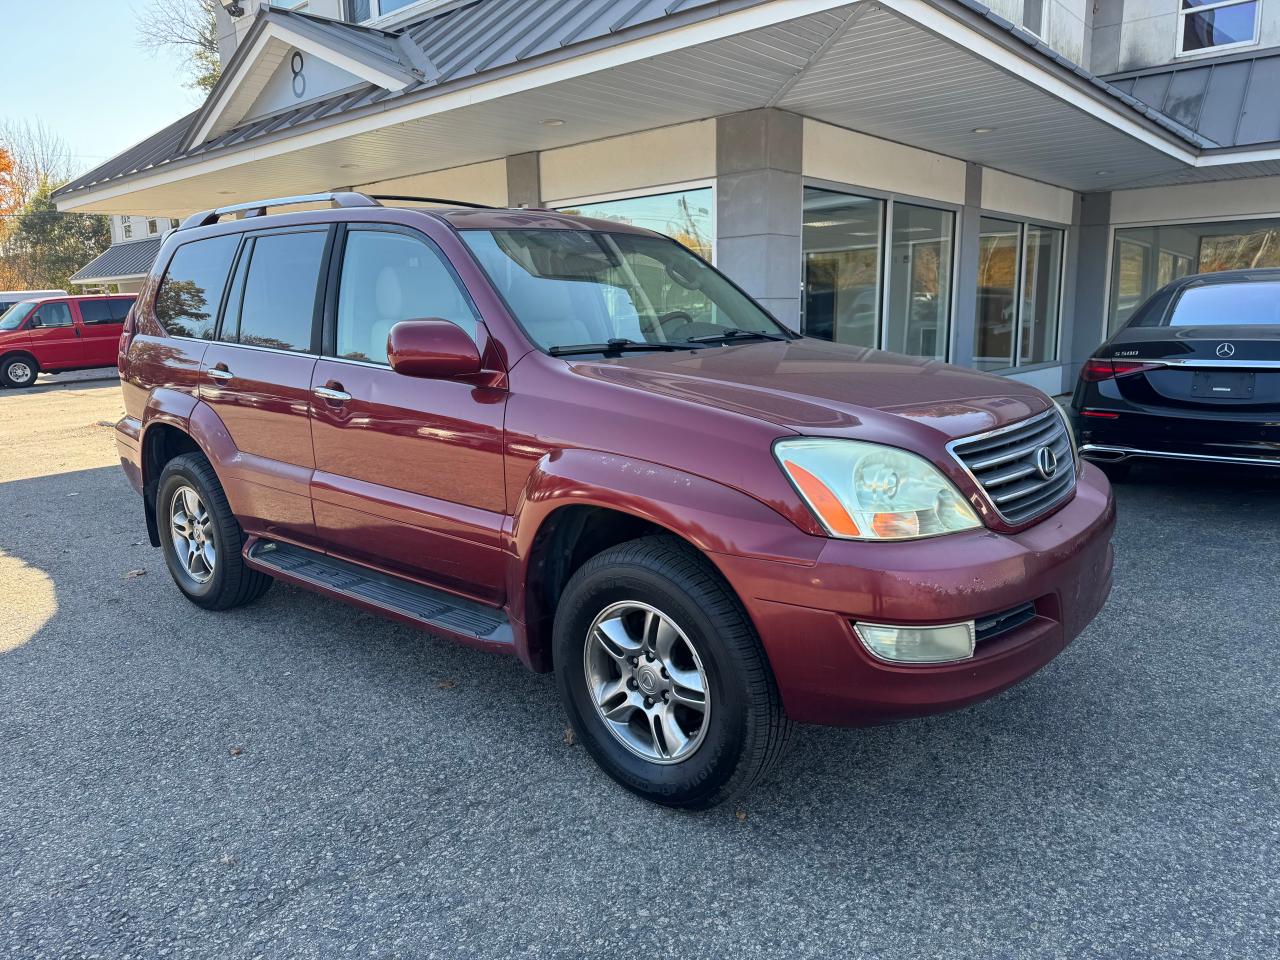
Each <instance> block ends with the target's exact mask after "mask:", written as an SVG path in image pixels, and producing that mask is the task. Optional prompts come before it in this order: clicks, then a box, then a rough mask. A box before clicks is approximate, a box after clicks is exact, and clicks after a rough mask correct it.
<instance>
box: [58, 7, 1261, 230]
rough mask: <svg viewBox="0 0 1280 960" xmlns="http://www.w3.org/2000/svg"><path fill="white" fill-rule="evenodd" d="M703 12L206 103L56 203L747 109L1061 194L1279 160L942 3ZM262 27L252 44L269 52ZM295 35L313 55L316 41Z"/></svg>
mask: <svg viewBox="0 0 1280 960" xmlns="http://www.w3.org/2000/svg"><path fill="white" fill-rule="evenodd" d="M710 10H711V12H709V13H707V15H705V16H703V17H701V18H700V19H692V20H691V19H683V20H678V21H677V22H675V23H674V25H671V26H668V27H663V28H661V29H657V28H654V29H648V30H646V31H644V32H643V33H642V34H640V35H635V34H628V33H627V32H626V31H623V32H622V33H621V34H619V35H617V36H615V37H612V38H609V42H604V43H594V44H590V45H587V46H585V47H584V48H583V49H580V50H579V49H575V48H570V49H569V50H567V51H565V52H564V53H563V54H562V55H560V56H556V57H540V58H534V59H532V60H530V61H525V62H518V63H515V64H511V65H508V66H506V67H504V68H502V69H498V70H493V71H487V72H480V73H477V74H476V75H475V76H473V77H470V78H468V79H467V80H466V81H464V82H458V83H451V84H444V85H441V86H436V87H421V86H419V88H418V89H415V90H414V91H413V92H410V93H407V94H401V95H400V96H388V97H386V98H384V99H380V100H377V101H376V102H374V103H371V104H365V105H363V106H361V107H360V108H359V109H354V110H350V111H346V112H342V113H339V114H337V115H336V116H330V117H326V118H324V119H319V120H307V119H306V118H305V117H303V118H300V119H298V120H297V121H296V122H295V121H290V122H289V123H287V124H283V125H282V126H281V127H280V128H279V129H274V130H267V131H265V132H263V133H261V134H259V135H256V136H254V137H253V138H251V139H247V140H244V141H239V142H237V141H235V139H234V138H231V142H228V143H227V144H226V145H223V146H214V147H211V148H209V149H201V148H200V147H199V144H200V143H202V142H203V141H202V139H201V138H202V137H204V136H206V132H205V131H206V130H207V132H208V133H213V132H215V130H216V127H217V123H218V121H217V120H213V121H211V120H210V119H209V118H210V117H216V116H222V115H223V114H220V113H219V112H218V111H217V110H216V109H209V108H206V109H204V110H202V111H201V112H200V113H199V114H197V115H196V116H195V118H194V119H193V121H192V126H193V127H201V125H203V126H202V127H201V128H200V129H192V130H189V131H188V132H187V134H186V135H185V139H186V140H187V141H188V142H189V144H195V145H196V146H195V148H194V149H193V150H190V151H189V152H188V153H187V154H186V155H182V156H177V157H176V158H174V159H169V160H162V161H160V162H158V163H156V164H155V165H153V166H151V167H150V168H148V169H144V170H139V171H136V172H130V173H127V174H125V175H119V176H116V177H114V178H106V179H103V180H101V181H99V182H96V183H90V184H86V185H80V186H76V187H75V189H71V190H69V191H67V190H64V191H63V192H61V193H60V194H58V196H57V201H58V206H59V208H60V209H63V210H77V211H82V212H100V213H134V214H142V213H163V214H166V215H171V216H172V215H180V214H182V213H186V212H189V211H193V210H198V209H204V208H209V207H216V206H220V205H225V204H230V203H235V202H238V201H246V200H252V199H255V198H261V197H265V196H274V195H292V194H300V193H310V192H321V191H325V190H329V189H333V188H337V187H347V186H351V185H353V184H361V183H372V182H377V181H382V180H389V179H394V178H397V177H404V176H411V175H414V174H421V173H426V172H430V171H434V170H444V169H449V168H453V167H459V166H464V165H467V164H471V163H477V162H481V161H486V160H494V159H499V158H502V157H507V156H512V155H515V154H521V153H527V152H531V151H544V150H549V149H554V148H557V147H563V146H569V145H572V144H576V143H585V142H590V141H593V140H599V139H604V138H607V137H613V136H618V135H622V134H627V133H633V132H638V131H642V130H648V129H653V128H657V127H663V126H669V125H673V124H677V123H682V122H686V121H692V120H698V119H704V118H709V117H714V116H719V115H724V114H731V113H736V112H739V111H744V110H750V109H755V108H760V107H776V108H779V109H782V110H787V111H791V112H793V113H796V114H800V115H802V116H805V117H811V118H813V119H815V120H821V121H824V122H827V123H831V124H834V125H837V126H841V127H845V128H848V129H852V130H857V131H860V132H862V133H866V134H870V135H872V136H877V137H882V138H885V139H888V140H893V141H897V142H900V143H904V144H907V145H910V146H913V147H918V148H922V149H926V150H930V151H933V152H936V153H940V154H944V155H947V156H951V157H956V158H958V159H962V160H967V161H973V162H976V163H981V164H983V165H985V166H988V167H992V168H995V169H999V170H1004V171H1006V172H1009V173H1013V174H1018V175H1021V176H1025V177H1030V178H1032V179H1036V180H1040V181H1044V182H1046V183H1051V184H1054V185H1057V186H1061V187H1066V188H1069V189H1072V190H1078V191H1097V190H1111V189H1118V188H1123V187H1128V186H1138V185H1143V186H1146V185H1152V184H1156V183H1177V182H1182V181H1184V180H1189V179H1226V178H1231V177H1237V176H1258V175H1261V174H1262V173H1265V172H1267V169H1266V168H1267V167H1268V166H1270V165H1280V148H1264V149H1254V150H1252V151H1250V154H1249V156H1248V157H1247V158H1246V157H1243V155H1242V154H1239V153H1237V152H1235V151H1217V150H1212V149H1210V148H1211V147H1212V144H1208V143H1205V142H1204V141H1203V140H1202V139H1200V138H1198V137H1197V135H1196V134H1194V133H1193V132H1191V131H1186V130H1179V129H1177V126H1176V125H1175V124H1172V123H1171V122H1169V121H1167V120H1164V119H1163V118H1160V117H1159V116H1153V115H1149V114H1147V113H1145V112H1144V111H1143V110H1142V109H1141V105H1140V104H1137V102H1136V101H1134V102H1132V103H1129V102H1126V101H1125V99H1124V98H1123V97H1122V96H1121V95H1118V94H1117V92H1116V91H1112V90H1108V89H1106V88H1105V85H1103V84H1101V83H1099V82H1098V81H1096V80H1093V79H1092V78H1089V77H1088V76H1087V75H1085V74H1083V73H1082V72H1081V71H1079V70H1075V69H1073V68H1071V67H1070V65H1068V64H1065V63H1064V62H1063V61H1061V60H1060V59H1056V58H1053V57H1051V56H1048V55H1046V54H1044V53H1043V52H1038V51H1037V50H1036V49H1035V48H1033V47H1031V46H1029V45H1028V43H1029V42H1030V41H1028V40H1027V39H1026V38H1020V37H1019V36H1018V35H1017V33H1016V31H1015V32H1010V31H1009V30H1002V29H999V28H998V27H994V26H992V23H991V20H990V18H984V17H982V16H980V15H978V14H977V13H975V12H974V11H973V10H971V9H969V8H966V7H964V6H961V5H960V4H958V3H956V2H954V0H857V2H854V3H848V2H843V3H837V2H832V0H768V2H759V3H749V4H737V5H732V4H715V5H711V6H710ZM725 10H727V12H724V11H725ZM267 35H268V34H267V32H266V31H265V30H264V31H262V32H261V34H260V36H259V40H260V37H261V36H267ZM280 36H281V35H280V34H279V33H272V34H271V35H270V37H271V38H273V39H274V40H275V41H276V47H273V48H272V49H277V48H278V46H279V43H282V42H283V41H282V40H280ZM260 42H262V43H263V44H264V49H266V48H267V46H268V45H269V44H268V41H260ZM308 42H309V43H311V44H312V46H311V47H309V49H310V50H311V52H312V54H313V55H320V53H319V51H321V48H320V47H319V46H315V44H318V43H319V42H320V41H319V40H317V39H316V38H315V37H310V38H308ZM348 65H349V64H348ZM366 68H367V69H372V68H370V67H368V65H366ZM246 72H247V71H246ZM235 79H237V78H232V80H233V81H234V80H235ZM399 79H402V78H396V79H395V82H399ZM391 82H392V81H391V79H389V78H388V79H387V84H388V89H390V86H391ZM236 93H237V91H236V90H235V88H234V85H233V84H229V85H228V89H226V90H222V91H215V94H214V98H215V99H218V98H220V100H219V102H223V103H228V102H241V101H240V100H236V99H235V98H236ZM215 107H216V103H215ZM546 118H555V119H557V120H563V121H564V122H563V124H560V125H555V126H549V125H545V124H543V123H541V122H540V121H541V120H543V119H546ZM223 122H225V121H223ZM978 131H984V132H982V133H979V132H978ZM216 142H217V141H215V143H216ZM73 186H75V185H73Z"/></svg>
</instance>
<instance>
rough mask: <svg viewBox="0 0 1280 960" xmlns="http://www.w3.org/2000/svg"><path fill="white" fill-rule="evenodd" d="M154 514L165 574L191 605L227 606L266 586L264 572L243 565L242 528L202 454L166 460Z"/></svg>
mask: <svg viewBox="0 0 1280 960" xmlns="http://www.w3.org/2000/svg"><path fill="white" fill-rule="evenodd" d="M156 517H157V520H158V523H159V527H160V545H161V547H162V549H163V550H164V561H165V565H166V566H168V568H169V575H170V576H171V577H173V582H174V583H176V584H177V585H178V589H179V590H181V591H182V593H183V594H184V595H185V596H186V598H187V599H188V600H190V601H191V602H192V603H194V604H195V605H196V606H198V607H204V608H205V609H206V610H229V609H230V608H232V607H239V606H243V605H245V604H247V603H252V602H253V601H254V600H257V599H258V598H259V597H261V596H262V595H263V594H264V593H266V592H267V590H268V589H270V587H271V584H272V582H273V581H272V579H271V578H270V577H269V576H267V575H266V574H264V573H260V572H259V571H257V570H253V569H250V568H249V567H248V566H246V565H245V562H244V558H243V557H242V556H241V553H240V551H241V548H242V547H243V546H244V533H243V531H242V530H241V529H240V523H239V522H238V521H237V520H236V518H235V514H233V513H232V512H231V506H230V505H229V504H228V503H227V497H226V494H225V493H223V490H222V484H221V483H219V482H218V476H217V474H216V473H214V471H213V467H212V466H211V465H210V463H209V461H208V460H207V459H205V457H204V456H203V455H202V454H199V453H184V454H183V455H182V456H180V457H174V458H173V459H172V460H170V461H169V462H168V463H167V464H166V465H165V468H164V471H163V472H162V473H161V474H160V483H159V485H158V488H157V492H156Z"/></svg>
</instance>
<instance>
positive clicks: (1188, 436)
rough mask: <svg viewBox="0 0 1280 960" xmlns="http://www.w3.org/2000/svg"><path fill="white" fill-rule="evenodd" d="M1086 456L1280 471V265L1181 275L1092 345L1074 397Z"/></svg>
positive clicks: (1122, 467) (1118, 471) (1112, 463)
mask: <svg viewBox="0 0 1280 960" xmlns="http://www.w3.org/2000/svg"><path fill="white" fill-rule="evenodd" d="M1071 408H1072V419H1073V421H1074V424H1075V428H1076V439H1077V441H1078V443H1079V445H1080V453H1081V455H1082V456H1083V457H1085V458H1086V459H1088V460H1092V461H1094V462H1095V463H1098V464H1101V465H1102V466H1103V467H1104V469H1106V470H1107V472H1108V473H1110V474H1111V475H1112V476H1113V477H1119V476H1121V475H1123V473H1124V472H1125V471H1126V470H1127V469H1128V467H1129V465H1130V464H1131V463H1132V462H1133V461H1134V460H1135V459H1145V460H1153V461H1154V460H1187V461H1201V462H1207V463H1232V464H1248V465H1255V466H1266V467H1280V270H1236V271H1230V272H1224V273H1207V274H1199V275H1196V276H1190V277H1183V278H1181V279H1180V280H1175V281H1174V282H1173V283H1171V284H1169V285H1168V286H1166V287H1162V288H1161V289H1160V290H1158V291H1157V292H1156V293H1155V294H1154V295H1153V296H1152V297H1151V299H1150V300H1148V301H1147V302H1146V303H1144V304H1143V305H1142V306H1141V307H1139V308H1138V309H1137V311H1135V312H1134V314H1133V316H1132V317H1131V318H1130V320H1129V322H1128V323H1126V324H1125V325H1124V327H1123V328H1121V330H1120V331H1119V332H1118V333H1116V334H1115V336H1113V337H1112V338H1111V339H1110V340H1108V341H1107V342H1106V343H1104V344H1103V345H1102V346H1101V347H1099V348H1098V349H1097V351H1095V353H1094V356H1093V357H1092V358H1091V359H1090V360H1089V361H1088V362H1086V363H1085V365H1084V369H1083V370H1081V372H1080V382H1079V383H1078V384H1077V385H1076V390H1075V395H1074V397H1073V398H1072V400H1071Z"/></svg>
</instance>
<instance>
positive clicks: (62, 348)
mask: <svg viewBox="0 0 1280 960" xmlns="http://www.w3.org/2000/svg"><path fill="white" fill-rule="evenodd" d="M27 331H28V334H29V336H30V343H31V354H32V356H34V357H35V358H36V362H37V363H39V364H40V369H41V370H66V369H71V368H74V367H81V366H84V344H83V343H82V342H81V337H80V328H79V326H77V324H76V320H75V316H74V315H73V314H72V312H71V304H70V302H69V301H67V300H46V301H45V302H44V303H42V304H40V306H39V307H38V308H37V309H36V311H35V312H34V313H33V314H32V315H31V316H30V317H28V318H27Z"/></svg>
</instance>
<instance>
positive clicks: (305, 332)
mask: <svg viewBox="0 0 1280 960" xmlns="http://www.w3.org/2000/svg"><path fill="white" fill-rule="evenodd" d="M327 237H328V231H327V230H309V231H305V232H299V233H269V234H263V235H262V236H259V237H256V238H254V241H253V251H252V254H251V256H250V259H249V269H248V272H247V273H246V274H245V279H244V291H243V294H242V296H241V299H240V325H239V338H238V339H239V342H240V343H243V344H247V345H249V346H255V347H272V348H274V349H276V350H296V351H300V352H306V351H308V350H310V349H311V336H312V329H313V326H314V319H315V313H316V291H317V290H318V288H319V282H320V273H321V270H322V268H323V266H324V248H325V240H326V239H327ZM223 339H224V340H225V339H229V337H228V336H226V335H224V336H223Z"/></svg>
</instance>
